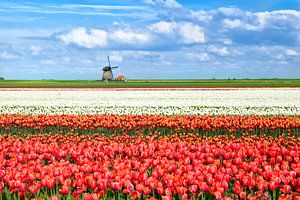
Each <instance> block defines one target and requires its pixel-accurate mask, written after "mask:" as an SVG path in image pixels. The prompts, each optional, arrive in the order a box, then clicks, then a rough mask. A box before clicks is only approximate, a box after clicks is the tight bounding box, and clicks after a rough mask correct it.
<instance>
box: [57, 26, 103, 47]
mask: <svg viewBox="0 0 300 200" xmlns="http://www.w3.org/2000/svg"><path fill="white" fill-rule="evenodd" d="M59 39H61V40H62V41H63V42H64V43H66V44H76V45H78V46H80V47H86V48H94V47H105V46H106V45H107V32H106V31H104V30H101V29H91V30H90V31H89V32H88V31H87V30H86V29H85V28H83V27H79V28H74V29H73V30H71V31H70V32H68V33H66V34H62V35H60V36H59Z"/></svg>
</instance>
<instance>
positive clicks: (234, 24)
mask: <svg viewBox="0 0 300 200" xmlns="http://www.w3.org/2000/svg"><path fill="white" fill-rule="evenodd" d="M223 24H224V26H225V27H226V28H238V27H241V26H242V22H241V20H239V19H233V20H231V19H224V20H223Z"/></svg>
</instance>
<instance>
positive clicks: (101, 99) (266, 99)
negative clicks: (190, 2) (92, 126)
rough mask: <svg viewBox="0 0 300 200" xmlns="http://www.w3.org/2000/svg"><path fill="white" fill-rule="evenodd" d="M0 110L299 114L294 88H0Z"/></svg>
mask: <svg viewBox="0 0 300 200" xmlns="http://www.w3.org/2000/svg"><path fill="white" fill-rule="evenodd" d="M0 113H9V114H63V113H64V114H105V113H106V114H165V115H173V114H179V115H191V114H195V115H206V114H210V115H218V114H224V115H253V114H256V115H300V89H297V88H293V89H292V88H283V89H278V88H277V89H263V88H259V89H230V90H190V91H189V90H183V91H180V90H174V91H173V90H172V91H167V90H161V91H124V90H122V91H107V90H106V91H99V90H95V91H93V90H89V91H76V90H74V91H71V90H67V91H64V90H61V91H46V90H45V91H0Z"/></svg>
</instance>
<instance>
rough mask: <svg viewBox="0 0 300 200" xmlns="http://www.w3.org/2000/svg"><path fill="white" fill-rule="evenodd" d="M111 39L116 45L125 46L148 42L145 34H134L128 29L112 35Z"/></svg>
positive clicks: (148, 39) (117, 31)
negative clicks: (123, 44) (122, 44)
mask: <svg viewBox="0 0 300 200" xmlns="http://www.w3.org/2000/svg"><path fill="white" fill-rule="evenodd" d="M112 39H113V40H115V41H116V42H117V43H125V44H145V43H147V42H149V41H150V38H149V36H148V35H147V34H145V33H138V32H134V31H132V30H129V29H125V30H124V29H119V30H116V31H114V32H113V33H112Z"/></svg>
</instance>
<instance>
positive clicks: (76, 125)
mask: <svg viewBox="0 0 300 200" xmlns="http://www.w3.org/2000/svg"><path fill="white" fill-rule="evenodd" d="M0 127H1V129H0V133H1V132H2V133H3V132H7V131H10V132H12V131H13V130H14V131H22V130H24V129H32V131H33V132H49V131H51V132H54V133H55V132H56V133H57V132H58V131H70V130H88V131H89V133H97V132H98V133H114V134H118V133H128V132H130V133H134V132H135V131H143V132H144V133H145V134H147V132H149V131H150V132H153V131H164V132H165V133H166V134H173V133H179V132H195V133H199V134H201V133H216V134H228V133H229V134H232V133H242V132H245V131H247V132H249V133H255V134H268V133H279V134H280V133H283V132H285V133H293V134H295V135H297V136H298V134H299V127H300V119H299V118H298V117H278V116H277V117H261V116H195V115H192V116H178V115H173V116H167V115H166V116H162V115H37V116H36V115H8V114H2V115H0ZM85 133H86V131H85Z"/></svg>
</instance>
